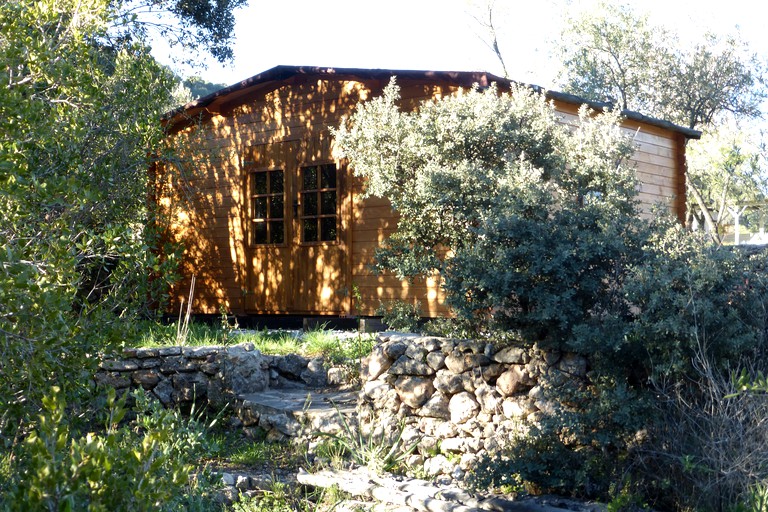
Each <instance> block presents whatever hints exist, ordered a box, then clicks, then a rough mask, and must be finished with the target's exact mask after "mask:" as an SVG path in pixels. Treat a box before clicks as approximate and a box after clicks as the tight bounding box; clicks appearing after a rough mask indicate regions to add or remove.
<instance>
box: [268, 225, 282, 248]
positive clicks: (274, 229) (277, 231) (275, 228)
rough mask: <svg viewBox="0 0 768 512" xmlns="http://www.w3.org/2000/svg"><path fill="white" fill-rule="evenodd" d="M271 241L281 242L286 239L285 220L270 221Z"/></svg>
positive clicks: (274, 242)
mask: <svg viewBox="0 0 768 512" xmlns="http://www.w3.org/2000/svg"><path fill="white" fill-rule="evenodd" d="M269 231H270V238H271V239H272V240H270V242H272V243H273V244H281V243H283V242H284V241H285V231H284V230H283V221H281V220H277V221H272V222H270V223H269Z"/></svg>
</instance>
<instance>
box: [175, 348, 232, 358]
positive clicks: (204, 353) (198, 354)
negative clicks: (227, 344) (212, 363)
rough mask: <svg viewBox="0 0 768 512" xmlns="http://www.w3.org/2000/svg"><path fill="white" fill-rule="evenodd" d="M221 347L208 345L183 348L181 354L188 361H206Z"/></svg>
mask: <svg viewBox="0 0 768 512" xmlns="http://www.w3.org/2000/svg"><path fill="white" fill-rule="evenodd" d="M221 349H222V347H219V346H216V345H209V346H206V347H184V348H183V349H182V351H181V353H182V354H183V355H184V356H185V357H188V358H190V359H206V358H207V357H208V356H210V355H215V354H218V353H219V351H220V350H221Z"/></svg>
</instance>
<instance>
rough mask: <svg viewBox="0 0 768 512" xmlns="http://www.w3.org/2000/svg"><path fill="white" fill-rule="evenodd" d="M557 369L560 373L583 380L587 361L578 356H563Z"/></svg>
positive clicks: (585, 374)
mask: <svg viewBox="0 0 768 512" xmlns="http://www.w3.org/2000/svg"><path fill="white" fill-rule="evenodd" d="M557 367H558V369H559V370H560V371H561V372H563V373H567V374H568V375H572V376H574V377H578V378H581V379H583V378H585V377H586V376H587V359H586V358H585V357H583V356H580V355H579V354H574V353H570V352H569V353H566V354H563V357H562V358H561V359H560V362H559V363H558V365H557Z"/></svg>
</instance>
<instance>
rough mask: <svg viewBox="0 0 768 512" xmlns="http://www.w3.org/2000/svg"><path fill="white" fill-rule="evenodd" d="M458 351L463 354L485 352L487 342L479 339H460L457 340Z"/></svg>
mask: <svg viewBox="0 0 768 512" xmlns="http://www.w3.org/2000/svg"><path fill="white" fill-rule="evenodd" d="M455 350H456V352H461V353H463V354H475V355H478V354H483V353H484V352H485V342H482V341H477V340H460V341H458V342H456V348H455Z"/></svg>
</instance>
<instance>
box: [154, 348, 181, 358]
mask: <svg viewBox="0 0 768 512" xmlns="http://www.w3.org/2000/svg"><path fill="white" fill-rule="evenodd" d="M157 355H158V356H160V357H168V356H180V355H181V347H163V348H161V349H158V351H157Z"/></svg>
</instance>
